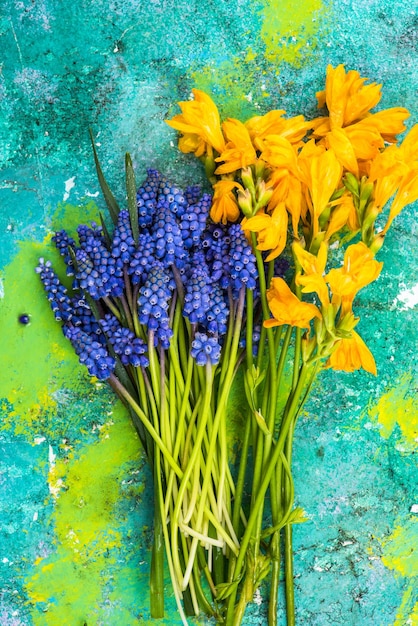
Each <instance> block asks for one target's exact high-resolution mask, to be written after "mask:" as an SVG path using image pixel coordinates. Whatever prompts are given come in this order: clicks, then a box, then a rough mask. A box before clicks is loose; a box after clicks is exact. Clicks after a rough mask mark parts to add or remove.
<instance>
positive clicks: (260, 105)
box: [0, 0, 418, 626]
mask: <svg viewBox="0 0 418 626" xmlns="http://www.w3.org/2000/svg"><path fill="white" fill-rule="evenodd" d="M1 8H2V10H1V11H0V44H1V53H0V168H1V171H0V242H1V245H0V332H1V365H2V369H1V374H0V418H1V422H0V589H1V592H0V625H4V626H38V625H39V626H43V625H46V626H49V625H55V624H56V625H57V626H58V625H59V626H61V625H62V624H68V625H69V626H78V625H80V626H82V625H83V624H84V623H87V624H88V625H89V626H91V625H98V626H99V625H100V626H110V625H112V626H114V625H115V626H134V625H136V624H145V625H147V624H151V621H150V615H149V606H148V604H149V603H148V591H147V589H148V582H147V581H148V572H149V556H150V547H151V541H152V531H151V528H152V499H151V495H150V494H151V490H152V480H151V477H150V475H149V472H148V470H147V467H146V466H145V464H144V460H143V457H142V454H141V450H140V446H139V443H138V441H137V438H136V435H135V433H134V431H133V429H132V427H131V425H130V422H129V419H128V417H127V416H126V414H125V412H124V410H123V407H122V406H121V405H120V404H118V403H117V402H115V399H114V398H113V396H112V394H111V392H110V391H109V390H108V389H107V388H106V386H105V385H102V384H99V383H98V382H97V381H96V382H95V381H91V380H90V379H89V378H88V376H87V375H86V373H85V372H84V370H83V369H82V368H81V367H80V366H79V365H78V362H77V358H76V357H75V355H74V354H73V353H72V351H71V350H70V348H69V345H68V343H67V341H66V340H65V339H64V337H63V335H62V333H61V331H60V329H59V326H58V324H55V323H54V321H53V316H52V314H51V312H50V311H49V308H48V303H47V301H46V299H45V298H44V295H43V293H42V290H41V287H40V285H39V282H38V279H37V277H36V275H35V273H34V271H33V268H34V267H35V265H36V264H37V259H38V257H39V256H45V257H46V258H51V260H53V262H54V265H55V266H56V267H57V268H59V267H60V260H59V259H58V257H57V255H56V254H55V253H54V251H53V249H52V246H51V244H50V239H51V235H52V232H53V230H54V229H59V228H62V227H64V226H65V228H67V229H68V230H69V231H70V233H71V230H73V231H74V229H75V227H76V225H77V224H78V223H79V222H85V221H89V220H92V219H96V220H98V210H99V209H100V210H102V209H103V200H102V198H101V197H100V196H99V187H98V183H97V180H96V177H95V171H94V165H93V160H92V155H91V149H90V146H89V138H88V129H89V127H92V128H93V131H94V133H95V135H96V138H97V145H98V150H99V152H100V156H101V161H102V165H103V168H104V169H105V171H106V176H107V178H108V180H109V182H110V184H111V186H112V188H113V189H114V191H115V193H116V195H117V196H118V197H119V198H120V199H123V197H124V181H123V160H124V153H125V151H129V152H131V154H132V155H133V159H134V162H135V167H136V171H137V178H138V180H140V179H141V177H143V175H144V173H145V170H146V168H147V167H157V168H159V169H161V170H162V171H164V172H165V173H167V174H168V175H169V176H171V177H172V178H174V179H175V180H176V181H177V182H178V183H179V184H182V185H185V184H189V183H192V182H193V183H195V182H202V178H203V176H202V172H201V170H200V167H199V164H198V163H196V162H194V161H193V160H191V159H190V158H188V157H187V156H186V155H182V154H179V152H178V151H177V149H176V147H175V143H176V139H175V135H174V134H173V133H172V131H171V130H170V129H169V128H168V127H167V126H166V125H165V124H164V123H163V120H164V119H165V118H167V117H170V116H172V115H173V114H174V113H175V112H177V108H176V104H175V103H176V102H177V101H178V100H183V99H186V98H188V97H189V94H190V91H191V89H192V88H193V87H197V88H200V89H205V90H207V91H208V92H209V93H210V94H211V95H212V96H213V97H214V98H215V99H216V101H217V103H218V104H219V108H220V110H221V113H222V115H223V116H239V117H240V118H241V119H246V118H247V117H250V116H251V115H254V114H262V113H264V112H266V111H267V110H269V109H272V108H276V109H277V108H280V109H282V108H283V109H286V110H287V112H288V113H289V115H295V114H299V113H304V114H305V115H306V116H308V117H309V116H312V115H314V114H315V107H316V99H315V92H316V91H318V90H319V89H321V88H322V87H323V83H324V76H325V68H326V66H327V64H328V63H332V64H334V65H335V64H338V63H345V64H346V65H347V67H349V68H353V69H357V70H359V71H360V73H361V74H362V75H364V76H367V77H369V78H370V79H371V80H373V81H376V82H378V83H382V85H383V98H382V101H381V103H380V105H379V107H381V108H386V107H390V106H406V107H407V108H409V110H410V111H411V118H410V123H411V124H412V123H416V122H418V98H417V96H418V70H417V68H418V54H417V32H418V24H417V17H416V11H415V10H414V5H413V3H412V4H411V3H405V2H402V1H401V0H391V1H389V0H372V1H370V0H368V1H366V0H356V1H354V0H302V1H301V2H299V3H298V4H297V10H296V9H295V3H292V2H289V1H288V0H285V1H282V2H278V1H276V0H255V1H254V2H250V0H233V1H232V2H227V1H226V0H219V1H218V2H216V3H215V2H213V1H212V0H208V2H205V3H203V2H200V1H199V0H187V2H186V0H178V1H176V2H174V0H149V2H147V3H144V2H140V1H139V0H111V1H110V2H104V0H92V1H91V2H83V1H82V0H74V1H73V2H72V3H56V2H53V1H52V0H31V1H29V0H21V1H19V2H17V1H14V0H13V1H12V0H3V2H2V3H1ZM416 214H417V206H416V205H415V206H411V207H409V208H407V209H406V210H405V211H404V212H403V213H402V215H401V216H399V218H398V219H397V220H396V222H395V224H394V227H393V229H392V230H391V231H390V233H389V235H388V236H387V238H386V242H385V248H384V249H383V250H382V253H381V254H380V256H379V260H382V261H383V262H384V268H383V271H382V275H381V276H380V278H379V281H378V282H377V283H376V284H373V285H371V286H370V287H369V288H368V289H367V290H364V291H362V292H361V294H360V296H359V298H358V300H357V307H356V310H357V311H358V313H359V315H360V316H361V322H360V324H359V332H360V333H361V335H362V337H363V338H364V339H365V341H366V342H367V344H368V345H369V346H370V348H371V350H372V351H373V354H374V356H375V359H376V362H377V366H378V377H377V378H374V377H372V376H371V375H368V374H365V373H355V374H344V373H337V372H330V371H327V372H324V375H323V376H322V377H321V379H320V381H319V382H318V384H317V386H316V388H315V389H314V392H313V394H312V397H311V400H310V402H309V403H308V404H307V405H306V409H305V412H304V414H303V416H302V417H301V418H300V421H299V424H298V429H297V434H296V439H295V453H294V471H295V481H296V493H297V497H298V502H297V504H299V505H300V506H302V507H303V508H304V510H305V511H306V513H307V516H308V518H309V520H308V521H307V522H306V523H304V524H300V525H298V526H297V527H296V528H295V531H294V536H295V575H296V604H297V607H298V609H297V620H298V624H301V625H302V624H303V626H342V625H346V624H350V625H353V626H376V625H378V626H415V625H417V624H418V607H417V598H416V589H417V580H416V576H417V562H416V558H417V557H416V546H417V545H418V536H417V523H416V519H417V514H418V494H417V488H416V485H417V469H416V443H417V420H418V417H417V408H416V405H417V402H416V382H417V381H416V372H417V371H418V368H417V362H416V305H417V297H416V294H417V285H418V270H417V267H418V266H417V262H416V261H417V259H416V254H415V255H414V251H415V250H416V241H417V226H416V224H417V220H416ZM61 267H62V266H61ZM22 313H28V314H29V315H30V324H29V325H28V326H22V325H20V324H19V323H18V321H17V319H18V316H19V315H20V314H22ZM167 589H169V580H168V577H167ZM267 593H268V590H267V589H264V588H262V589H261V595H260V596H259V597H258V600H259V601H258V602H257V603H255V604H254V605H253V606H252V607H250V609H249V610H248V613H247V615H246V622H245V623H246V624H259V625H260V626H262V625H264V624H266V623H267V621H266V603H265V601H264V600H263V598H264V599H265V597H266V594H267ZM168 596H169V594H168ZM203 622H204V620H201V621H200V623H203ZM161 623H162V624H167V625H170V626H176V624H179V623H180V622H179V620H178V617H177V615H176V611H175V603H174V600H173V598H171V597H170V596H169V597H168V601H167V611H166V617H165V619H164V620H163V621H162V622H161ZM279 624H280V626H283V624H284V618H283V615H282V614H281V616H280V617H279Z"/></svg>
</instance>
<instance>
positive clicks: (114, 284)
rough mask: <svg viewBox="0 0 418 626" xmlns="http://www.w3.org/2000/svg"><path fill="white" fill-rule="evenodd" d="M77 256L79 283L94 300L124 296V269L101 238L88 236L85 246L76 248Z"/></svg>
mask: <svg viewBox="0 0 418 626" xmlns="http://www.w3.org/2000/svg"><path fill="white" fill-rule="evenodd" d="M75 258H76V265H77V275H76V278H77V280H78V281H79V285H80V287H81V288H82V289H85V290H86V291H87V293H89V294H90V296H91V297H92V298H93V299H94V300H99V299H100V298H105V297H107V296H109V295H111V296H116V297H120V296H122V294H123V291H124V282H123V279H122V270H121V268H120V267H118V266H117V264H116V259H115V258H114V257H112V255H111V254H110V252H109V251H108V250H107V248H106V247H105V245H104V244H103V243H102V241H101V240H100V239H97V238H96V237H93V236H88V237H87V238H86V240H85V241H84V243H83V247H82V248H78V249H77V250H76V253H75Z"/></svg>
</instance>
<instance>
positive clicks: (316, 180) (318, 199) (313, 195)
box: [299, 142, 342, 238]
mask: <svg viewBox="0 0 418 626" xmlns="http://www.w3.org/2000/svg"><path fill="white" fill-rule="evenodd" d="M311 143H313V142H308V144H305V147H304V148H303V149H302V150H301V153H300V155H299V171H300V174H301V179H302V181H303V182H304V183H305V185H306V187H307V189H308V192H309V196H308V197H307V200H308V208H309V211H310V213H311V224H312V234H313V238H314V237H315V236H316V235H317V234H318V231H319V217H320V215H321V213H322V212H323V211H324V210H325V209H326V207H327V206H328V204H329V201H330V198H331V196H332V194H333V193H334V191H335V190H336V189H337V188H338V186H339V184H340V182H341V174H342V167H341V164H340V163H339V161H338V159H337V157H336V156H335V153H334V152H333V150H324V149H323V148H322V149H321V146H315V149H314V150H313V149H312V145H309V144H311Z"/></svg>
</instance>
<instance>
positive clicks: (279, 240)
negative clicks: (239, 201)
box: [245, 202, 288, 261]
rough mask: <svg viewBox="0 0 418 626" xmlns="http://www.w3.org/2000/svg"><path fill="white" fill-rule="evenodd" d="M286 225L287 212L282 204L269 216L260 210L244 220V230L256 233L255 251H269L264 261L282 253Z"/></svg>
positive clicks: (285, 236)
mask: <svg viewBox="0 0 418 626" xmlns="http://www.w3.org/2000/svg"><path fill="white" fill-rule="evenodd" d="M287 223H288V217H287V211H286V207H285V205H284V203H283V202H281V203H279V204H278V205H277V206H276V207H275V208H274V209H273V211H272V212H271V214H270V215H269V214H268V213H265V212H264V211H263V210H261V211H259V212H258V213H257V215H254V217H250V219H248V220H246V222H245V230H249V231H251V232H253V233H257V249H258V250H263V251H265V250H271V252H270V254H269V255H268V256H267V257H266V261H272V260H273V259H275V258H276V257H278V256H279V254H281V253H282V252H283V250H284V248H285V246H286V238H287Z"/></svg>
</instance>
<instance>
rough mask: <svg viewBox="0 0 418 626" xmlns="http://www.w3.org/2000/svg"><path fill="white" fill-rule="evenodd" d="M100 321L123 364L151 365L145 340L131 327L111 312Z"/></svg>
mask: <svg viewBox="0 0 418 626" xmlns="http://www.w3.org/2000/svg"><path fill="white" fill-rule="evenodd" d="M99 323H100V326H101V328H102V330H103V332H104V333H105V334H106V336H107V338H108V340H109V343H110V344H111V346H112V348H113V349H114V351H115V353H116V354H117V355H118V356H119V357H120V360H121V362H122V364H123V365H133V366H134V367H147V366H148V365H149V361H148V358H147V357H146V356H145V354H146V351H147V346H146V344H145V342H144V341H143V340H142V339H140V338H139V337H136V336H135V334H134V333H133V332H132V331H131V330H129V328H125V327H124V326H121V324H120V323H119V321H118V320H117V319H116V317H115V316H114V315H111V314H110V313H109V314H107V315H105V317H104V318H103V319H101V320H100V322H99Z"/></svg>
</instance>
